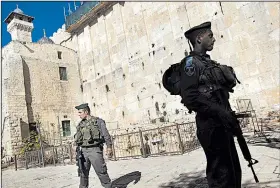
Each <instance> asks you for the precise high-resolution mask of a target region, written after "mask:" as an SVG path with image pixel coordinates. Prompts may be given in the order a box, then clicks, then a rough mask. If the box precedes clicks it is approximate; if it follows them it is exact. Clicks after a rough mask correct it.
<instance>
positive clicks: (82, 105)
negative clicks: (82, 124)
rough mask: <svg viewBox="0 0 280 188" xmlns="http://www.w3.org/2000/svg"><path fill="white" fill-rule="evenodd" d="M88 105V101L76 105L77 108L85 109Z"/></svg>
mask: <svg viewBox="0 0 280 188" xmlns="http://www.w3.org/2000/svg"><path fill="white" fill-rule="evenodd" d="M86 107H88V103H84V104H80V105H79V106H75V108H76V109H77V110H80V109H85V108H86Z"/></svg>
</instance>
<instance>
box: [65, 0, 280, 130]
mask: <svg viewBox="0 0 280 188" xmlns="http://www.w3.org/2000/svg"><path fill="white" fill-rule="evenodd" d="M205 21H211V22H212V30H213V32H214V35H215V37H216V44H215V47H214V50H213V51H212V52H211V53H210V55H211V56H212V58H213V59H215V60H217V61H218V62H219V63H223V64H228V65H231V66H233V67H234V68H235V70H236V73H237V76H238V78H239V79H240V81H241V82H242V85H238V86H237V87H236V89H235V93H234V94H232V95H231V103H232V105H233V108H236V103H235V100H236V99H237V98H249V99H251V100H252V102H253V105H254V108H255V109H256V110H257V113H259V114H260V112H262V111H263V110H269V109H271V108H273V107H274V106H275V105H279V2H250V3H247V2H222V3H219V2H125V3H120V4H116V5H114V6H113V8H112V9H109V10H107V11H106V12H104V13H103V14H101V16H99V17H98V18H96V19H95V18H93V19H92V22H91V23H90V24H89V25H86V26H85V27H81V28H80V31H79V32H78V33H72V35H73V37H72V39H71V40H72V42H73V43H74V45H73V44H71V45H72V46H76V48H75V50H77V51H78V55H79V63H80V65H81V79H82V82H83V100H84V101H87V102H88V103H89V104H90V106H91V108H92V110H93V113H95V114H97V115H99V116H101V117H102V118H104V119H105V120H106V121H108V122H118V123H112V124H110V125H112V126H111V127H109V128H110V129H116V128H128V127H131V126H129V125H132V124H133V125H134V127H136V126H141V125H143V124H148V123H156V122H167V121H170V122H173V121H177V120H180V119H181V120H184V121H188V120H189V121H190V120H193V115H188V114H187V111H186V109H185V108H184V106H183V105H182V104H181V103H180V97H178V96H170V95H169V93H167V92H166V91H165V89H164V88H163V87H162V84H161V79H162V74H163V72H164V71H165V70H166V69H167V68H168V67H169V66H170V65H171V64H173V63H176V62H178V61H180V60H181V59H182V58H183V57H184V56H185V53H186V52H189V47H188V44H187V41H186V39H185V38H184V35H183V33H184V32H185V31H186V30H188V29H189V28H190V27H193V26H195V25H198V24H200V23H202V22H205ZM63 45H66V46H69V45H70V44H66V43H65V44H63Z"/></svg>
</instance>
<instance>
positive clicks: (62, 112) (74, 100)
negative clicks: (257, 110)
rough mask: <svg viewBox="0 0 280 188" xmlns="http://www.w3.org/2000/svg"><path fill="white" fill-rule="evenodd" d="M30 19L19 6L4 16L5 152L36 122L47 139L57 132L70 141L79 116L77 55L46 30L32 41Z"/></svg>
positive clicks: (12, 149)
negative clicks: (6, 41)
mask: <svg viewBox="0 0 280 188" xmlns="http://www.w3.org/2000/svg"><path fill="white" fill-rule="evenodd" d="M33 19H34V18H33V17H31V16H28V15H26V14H24V13H23V11H21V10H20V9H19V8H17V9H15V10H14V11H13V12H11V13H10V14H9V15H8V17H7V18H6V19H5V23H6V24H7V28H8V31H9V32H10V34H11V38H12V41H11V42H10V43H9V44H7V45H6V46H5V47H3V48H2V70H3V72H2V125H1V127H2V137H3V138H2V146H3V147H4V150H5V154H6V155H12V154H14V153H15V152H17V151H18V148H19V147H20V145H21V141H22V139H23V138H26V137H28V136H29V132H30V130H32V125H33V124H34V123H36V121H37V120H39V121H40V122H41V127H40V130H41V132H44V133H47V134H46V135H45V136H46V137H48V139H50V140H51V138H52V136H53V133H55V132H56V133H57V132H59V131H60V132H61V135H62V137H64V138H67V137H69V138H71V139H72V137H73V134H74V133H75V124H76V123H77V120H78V117H77V114H76V110H75V109H74V106H75V105H77V104H79V103H81V102H82V98H81V82H80V73H79V67H78V63H77V62H78V56H77V53H76V52H75V51H74V50H72V49H69V48H67V47H64V46H61V45H58V44H55V43H54V42H53V41H52V40H51V39H49V38H47V37H46V36H45V34H44V37H42V38H41V39H40V40H38V41H37V42H32V30H33V28H34V26H33V23H32V21H33ZM4 119H5V120H4ZM58 125H59V126H58ZM33 128H34V127H33ZM50 133H52V134H50ZM48 135H49V136H48ZM55 136H56V137H57V135H55Z"/></svg>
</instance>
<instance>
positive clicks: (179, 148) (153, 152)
mask: <svg viewBox="0 0 280 188" xmlns="http://www.w3.org/2000/svg"><path fill="white" fill-rule="evenodd" d="M237 103H238V114H241V115H244V114H245V116H244V117H242V118H240V120H241V122H242V124H241V126H242V128H243V129H248V130H251V131H252V130H253V131H254V132H255V131H261V130H262V128H261V127H259V123H258V119H257V117H256V114H255V111H254V109H253V106H252V103H251V101H250V100H246V99H239V100H238V101H237ZM42 132H43V131H42ZM58 133H59V134H60V131H58ZM57 137H58V136H57V135H56V134H55V135H54V137H53V138H52V139H49V140H52V141H51V143H52V145H44V144H41V148H40V150H38V151H31V152H26V153H25V154H24V155H15V156H12V157H11V158H10V160H6V161H5V160H4V166H5V165H6V166H9V165H14V167H15V169H16V170H17V169H19V168H25V169H28V168H33V167H44V166H49V165H52V166H55V165H66V164H74V163H75V155H76V154H75V151H74V150H73V148H72V146H71V144H68V143H67V142H63V141H62V138H61V137H59V138H57ZM45 138H46V136H45ZM112 141H113V158H112V160H121V159H128V158H140V157H144V158H146V157H149V156H162V155H178V154H183V153H186V152H190V151H192V150H195V149H197V148H199V147H200V144H199V141H198V139H197V136H196V124H195V122H191V123H181V124H173V125H168V126H162V127H158V128H153V129H146V130H144V129H143V130H141V129H139V130H138V131H135V132H131V133H126V134H116V135H112ZM49 144H50V143H49ZM2 162H3V160H2ZM2 166H3V164H2Z"/></svg>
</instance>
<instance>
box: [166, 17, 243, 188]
mask: <svg viewBox="0 0 280 188" xmlns="http://www.w3.org/2000/svg"><path fill="white" fill-rule="evenodd" d="M185 37H186V38H187V39H188V40H189V41H188V42H191V44H192V46H193V48H194V49H193V50H192V51H191V52H190V55H189V56H187V57H185V58H184V59H183V60H182V61H181V62H180V63H177V64H174V65H172V66H171V68H169V69H168V70H167V71H166V72H165V73H164V76H163V85H164V87H165V88H166V89H167V90H168V91H169V92H170V93H171V94H172V95H180V96H181V98H182V100H181V102H182V103H183V104H184V105H185V106H186V107H187V108H188V110H189V111H195V112H196V124H197V137H198V140H199V142H200V144H201V146H202V148H203V150H204V152H205V155H206V159H207V167H206V176H207V180H208V185H209V187H210V188H241V167H240V162H239V157H238V154H237V151H236V147H235V144H234V137H233V136H234V130H233V127H234V125H233V124H234V123H235V122H236V121H237V120H236V119H235V118H234V116H233V115H232V113H231V112H232V110H231V107H230V104H229V101H228V99H229V92H233V87H234V86H235V85H236V81H237V82H239V81H238V80H237V78H236V77H235V73H234V71H233V69H232V68H231V67H229V66H225V65H220V64H218V63H217V62H215V61H213V60H211V58H210V56H209V55H208V54H206V52H207V51H211V50H212V49H213V46H214V43H215V38H214V36H213V33H212V31H211V22H205V23H203V24H201V25H198V26H196V27H193V28H191V29H189V30H188V31H186V32H185ZM190 48H191V46H190ZM170 75H171V76H170Z"/></svg>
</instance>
